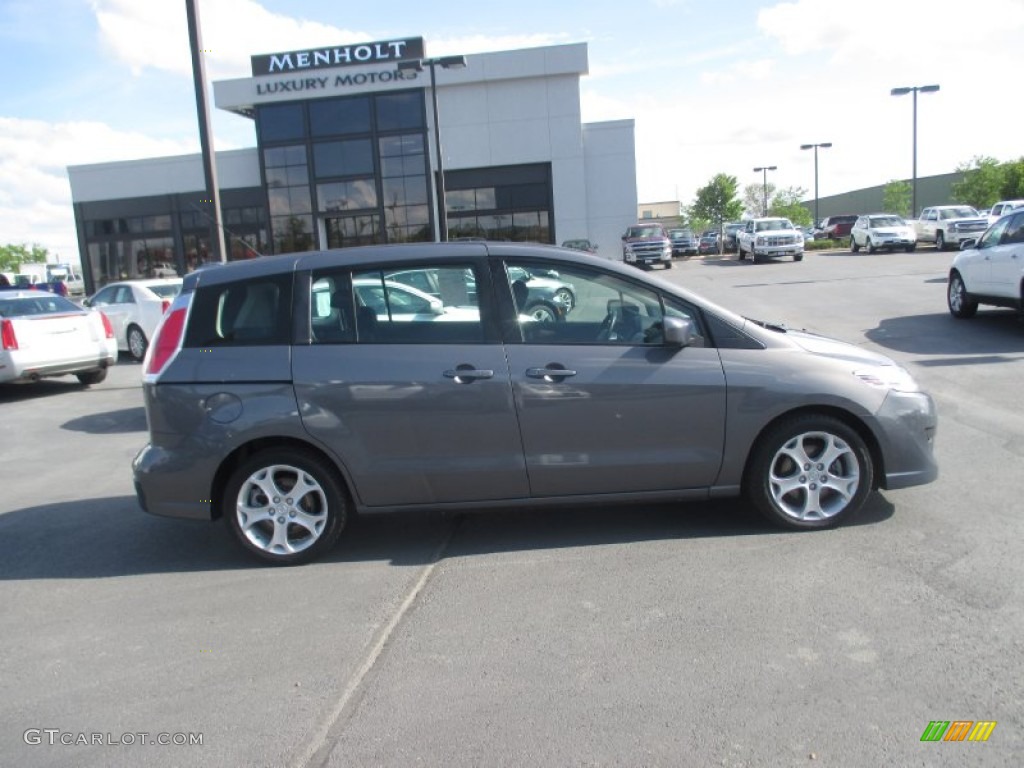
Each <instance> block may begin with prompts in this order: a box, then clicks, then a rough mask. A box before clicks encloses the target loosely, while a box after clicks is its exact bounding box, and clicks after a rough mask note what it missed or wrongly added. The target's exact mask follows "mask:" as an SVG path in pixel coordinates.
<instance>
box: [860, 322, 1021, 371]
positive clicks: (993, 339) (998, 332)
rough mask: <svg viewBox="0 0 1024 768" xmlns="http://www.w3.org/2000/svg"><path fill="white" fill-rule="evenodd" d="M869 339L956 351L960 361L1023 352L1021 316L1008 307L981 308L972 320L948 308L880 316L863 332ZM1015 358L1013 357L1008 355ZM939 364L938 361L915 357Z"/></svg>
mask: <svg viewBox="0 0 1024 768" xmlns="http://www.w3.org/2000/svg"><path fill="white" fill-rule="evenodd" d="M864 336H865V337H867V339H868V340H870V341H872V342H874V343H875V344H878V345H879V346H882V347H885V348H886V349H893V350H896V351H899V352H909V353H912V354H918V355H958V356H960V357H956V358H952V359H951V360H952V361H959V363H961V364H966V363H969V362H971V359H972V358H977V357H981V356H984V357H985V359H984V361H983V362H992V361H993V360H992V356H993V355H999V354H1006V353H1009V354H1015V355H1016V354H1019V353H1022V352H1024V318H1022V316H1021V315H1019V314H1018V313H1017V312H1015V311H1014V310H1010V309H991V310H989V309H982V310H979V311H978V314H977V315H976V316H975V317H974V318H973V319H971V320H957V319H955V318H954V317H952V316H951V315H950V314H949V313H948V312H936V313H934V314H930V315H909V316H904V317H890V318H886V319H885V320H882V321H880V322H879V323H878V325H877V326H876V327H875V328H870V329H868V330H867V331H865V332H864ZM1010 359H1017V358H1016V357H1014V358H1007V360H1010ZM917 362H918V364H920V365H941V364H942V362H941V361H928V360H919V361H917Z"/></svg>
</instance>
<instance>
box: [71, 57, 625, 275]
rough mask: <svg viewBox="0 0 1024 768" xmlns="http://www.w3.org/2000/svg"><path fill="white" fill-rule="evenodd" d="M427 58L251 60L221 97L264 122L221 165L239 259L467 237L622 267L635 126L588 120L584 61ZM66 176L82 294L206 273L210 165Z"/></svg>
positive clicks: (146, 166)
mask: <svg viewBox="0 0 1024 768" xmlns="http://www.w3.org/2000/svg"><path fill="white" fill-rule="evenodd" d="M423 48H424V46H423V41H422V39H421V38H410V39H407V40H392V41H383V42H376V43H365V44H359V45H346V46H340V47H336V48H326V49H311V50H307V51H291V52H284V53H278V54H269V55H263V56H254V57H252V69H253V75H252V76H251V77H248V78H241V79H235V80H226V81H219V82H215V83H214V84H213V89H214V103H215V105H216V107H218V108H220V109H225V110H229V111H232V112H235V113H238V114H240V115H244V116H246V117H248V118H251V119H253V120H255V123H256V135H257V147H256V148H255V149H245V150H234V151H229V152H218V153H217V155H216V162H217V175H218V186H219V188H220V197H221V208H222V220H223V225H224V229H225V234H226V240H227V242H228V243H229V245H228V255H227V258H228V259H237V258H249V257H252V256H254V255H257V254H277V253H289V252H294V251H303V250H314V249H325V248H344V247H349V246H354V245H365V244H371V243H388V242H410V241H422V240H435V239H457V238H484V239H488V240H523V241H536V242H545V243H560V242H563V241H565V240H569V239H588V240H590V241H592V242H594V243H597V244H598V245H599V246H600V249H601V250H600V254H601V255H604V256H606V257H608V258H618V257H619V253H620V238H621V235H622V232H623V231H625V228H626V227H627V226H629V224H631V223H633V222H634V220H635V216H636V210H637V194H636V156H635V144H634V125H633V121H632V120H620V121H613V122H603V123H590V124H584V123H583V122H582V121H581V116H580V77H581V76H583V75H586V74H587V68H588V63H587V48H586V45H585V44H582V43H581V44H573V45H560V46H551V47H544V48H533V49H523V50H516V51H504V52H496V53H484V54H474V55H467V56H465V57H446V58H441V59H426V58H424V56H423ZM451 64H464V66H459V67H458V68H448V66H447V65H451ZM435 99H436V103H437V114H436V116H435V113H434V106H433V105H434V101H435ZM435 126H437V130H436V131H435ZM438 135H439V136H440V147H441V152H440V154H438V151H437V146H438V142H437V136H438ZM439 158H440V160H441V161H442V162H441V163H440V164H439V162H438V159H439ZM68 171H69V177H70V179H71V188H72V199H73V202H74V206H75V219H76V225H77V228H78V237H79V245H80V252H81V254H82V264H83V270H84V272H85V273H86V282H87V288H88V289H89V290H94V289H95V288H97V287H99V286H100V285H102V284H104V283H106V282H109V281H111V280H115V279H119V278H131V277H143V276H146V275H147V274H150V273H152V271H153V269H154V267H153V265H154V264H164V265H166V264H172V265H174V266H175V268H176V269H177V270H178V271H179V273H182V274H184V273H185V272H186V271H188V270H190V269H192V268H194V267H195V266H197V265H198V264H199V263H201V262H203V261H205V260H208V259H209V258H210V254H211V251H210V249H209V247H208V243H209V242H210V225H211V223H212V210H213V206H212V204H211V202H210V200H209V199H208V197H209V196H208V195H206V194H205V191H204V187H205V184H204V181H203V171H202V159H201V156H200V155H193V156H185V157H171V158H155V159H149V160H141V161H131V162H123V163H104V164H98V165H88V166H74V167H71V168H69V169H68ZM442 179H443V189H444V193H443V195H442V194H441V186H440V184H441V181H442ZM442 199H443V200H444V203H445V208H446V210H447V216H446V217H445V218H444V219H441V217H440V216H439V206H440V201H441V200H442Z"/></svg>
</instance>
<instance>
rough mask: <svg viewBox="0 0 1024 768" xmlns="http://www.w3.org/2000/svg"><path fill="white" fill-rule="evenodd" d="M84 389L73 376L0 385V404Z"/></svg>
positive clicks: (37, 398) (38, 398) (39, 398)
mask: <svg viewBox="0 0 1024 768" xmlns="http://www.w3.org/2000/svg"><path fill="white" fill-rule="evenodd" d="M83 389H84V387H83V386H82V385H81V384H79V383H78V379H76V378H75V377H74V376H62V377H61V378H54V379H43V380H41V381H35V382H26V383H23V384H22V383H19V384H0V403H16V402H21V401H24V400H42V399H44V398H48V397H58V396H60V395H64V394H67V393H68V392H81V391H82V390H83Z"/></svg>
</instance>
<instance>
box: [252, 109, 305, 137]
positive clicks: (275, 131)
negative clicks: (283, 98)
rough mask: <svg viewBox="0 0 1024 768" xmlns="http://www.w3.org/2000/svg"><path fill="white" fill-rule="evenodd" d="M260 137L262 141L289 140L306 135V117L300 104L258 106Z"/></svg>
mask: <svg viewBox="0 0 1024 768" xmlns="http://www.w3.org/2000/svg"><path fill="white" fill-rule="evenodd" d="M257 124H258V125H259V127H260V139H261V140H263V141H264V142H270V141H291V140H292V139H301V138H303V137H304V136H305V135H306V118H305V115H304V114H303V109H302V105H301V104H273V105H270V106H265V107H260V108H259V119H258V121H257Z"/></svg>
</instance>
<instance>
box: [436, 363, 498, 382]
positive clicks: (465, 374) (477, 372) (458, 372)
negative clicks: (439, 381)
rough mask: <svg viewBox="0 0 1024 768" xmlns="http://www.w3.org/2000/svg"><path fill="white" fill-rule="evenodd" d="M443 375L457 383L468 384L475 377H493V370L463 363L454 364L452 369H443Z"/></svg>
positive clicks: (475, 378) (474, 379)
mask: <svg viewBox="0 0 1024 768" xmlns="http://www.w3.org/2000/svg"><path fill="white" fill-rule="evenodd" d="M444 377H445V378H446V379H454V380H455V381H456V382H457V383H459V384H469V383H470V382H473V381H476V380H477V379H493V378H494V371H489V370H486V369H483V368H474V367H473V366H471V365H465V364H463V365H459V366H456V367H455V369H454V370H452V369H449V370H447V371H445V372H444Z"/></svg>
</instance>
